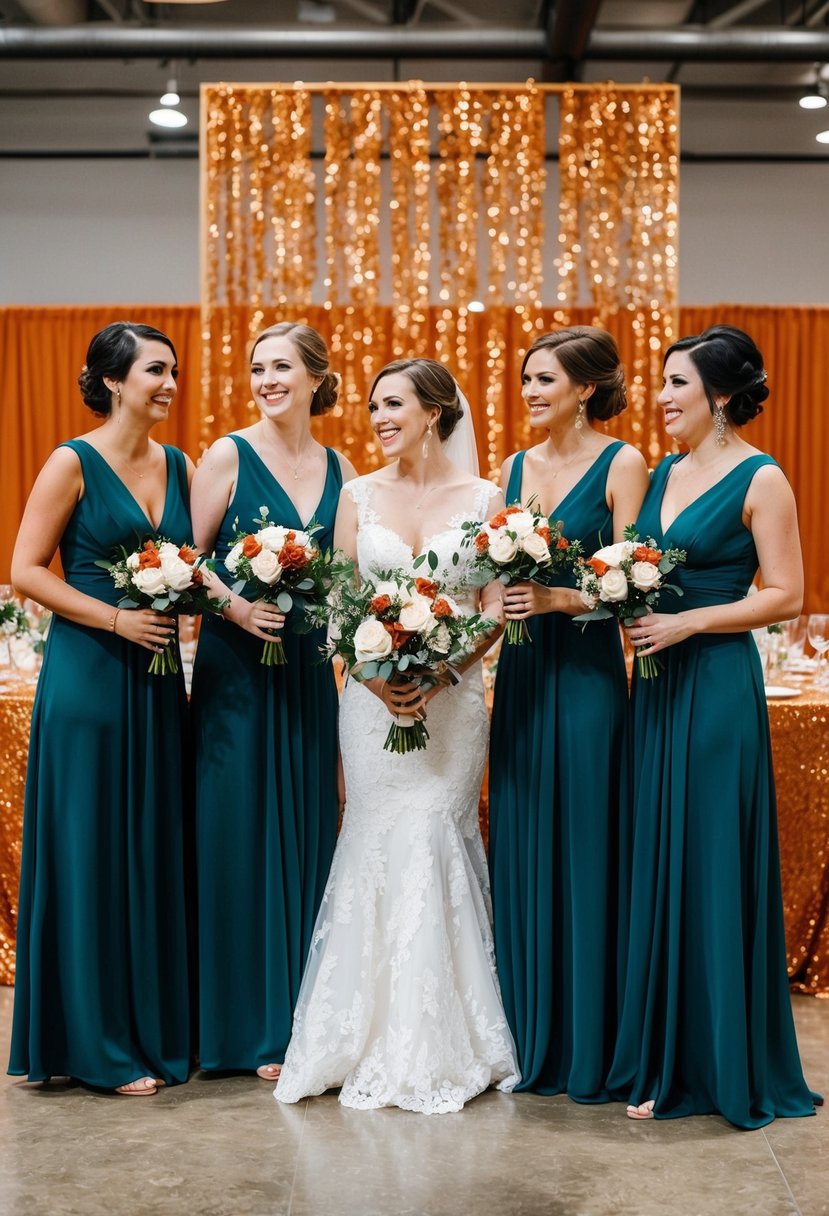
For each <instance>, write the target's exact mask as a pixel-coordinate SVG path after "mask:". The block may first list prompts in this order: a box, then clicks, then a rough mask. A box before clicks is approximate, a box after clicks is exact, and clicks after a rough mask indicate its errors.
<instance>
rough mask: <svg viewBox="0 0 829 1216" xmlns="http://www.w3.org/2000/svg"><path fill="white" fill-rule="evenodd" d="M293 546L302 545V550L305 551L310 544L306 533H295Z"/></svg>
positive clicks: (309, 538)
mask: <svg viewBox="0 0 829 1216" xmlns="http://www.w3.org/2000/svg"><path fill="white" fill-rule="evenodd" d="M294 544H295V545H302V547H303V548H304V549H307V548H308V546H309V545H310V544H311V537H310V535H309V534H308V533H307V532H301V531H300V532H295V533H294Z"/></svg>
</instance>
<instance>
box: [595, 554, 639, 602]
mask: <svg viewBox="0 0 829 1216" xmlns="http://www.w3.org/2000/svg"><path fill="white" fill-rule="evenodd" d="M635 548H636V546H635V545H634V544H633V543H632V542H631V541H629V540H620V541H619V542H618V543H617V544H615V545H605V547H604V549H599V551H598V552H597V553H594V554H593V556H594V557H597V558H598V559H599V561H600V562H604V564H605V565H606V566H618V565H619V563H620V562H623V561H624V560H625V558H626V557H630V555H631V553H632V552H633V550H634V549H635ZM622 598H624V597H622Z"/></svg>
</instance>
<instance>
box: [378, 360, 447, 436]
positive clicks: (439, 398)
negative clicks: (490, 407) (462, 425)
mask: <svg viewBox="0 0 829 1216" xmlns="http://www.w3.org/2000/svg"><path fill="white" fill-rule="evenodd" d="M397 374H401V375H403V376H406V377H407V378H408V379H409V380H411V382H412V388H413V389H414V391H415V394H416V395H417V399H418V401H419V402H420V404H421V405H422V406H423V408H424V410H433V409H439V410H440V417H439V418H438V421H437V428H438V438H439V439H440V441H441V443H445V442H446V440H447V439H448V438H449V436H450V435H451V434H452V432H453V431H454V429H455V427H456V426H457V425H458V423H459V422H460V420H461V418H462V417H463V406H462V405H461V403H460V399H459V398H458V386H457V384H456V383H455V378H454V376H453V375H452V373H451V372H449V371H447V370H446V368H445V367H444V366H443V364H442V363H438V362H437V360H435V359H395V361H394V363H387V364H386V366H385V367H384V368H383V370H382V371H380V372H378V373H377V375H376V376H375V378H374V383H373V384H372V386H371V392H370V393H369V400H371V399H372V398H373V397H374V390H375V389H376V388H377V385H378V384H379V383H380V381H381V380H382V379H383V377H384V376H394V375H397Z"/></svg>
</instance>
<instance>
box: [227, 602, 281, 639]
mask: <svg viewBox="0 0 829 1216" xmlns="http://www.w3.org/2000/svg"><path fill="white" fill-rule="evenodd" d="M224 615H225V617H226V618H227V620H229V621H232V622H233V624H234V625H238V626H239V628H240V629H244V630H245V631H246V632H247V633H252V634H253V636H254V637H255V638H261V639H262V641H263V642H272V641H273V639H274V631H276V632H277V633H278V632H279V630H280V629H281V628H282V627H283V625H284V624H285V613H284V612H280V611H279V609H278V608H277V607H276V605H275V604H269V603H267V602H266V601H265V600H253V601H250V600H245V599H242V597H241V596H240V595H232V596H231V597H230V604H229V605H228V606H227V608H225V611H224ZM268 630H270V631H271V632H268Z"/></svg>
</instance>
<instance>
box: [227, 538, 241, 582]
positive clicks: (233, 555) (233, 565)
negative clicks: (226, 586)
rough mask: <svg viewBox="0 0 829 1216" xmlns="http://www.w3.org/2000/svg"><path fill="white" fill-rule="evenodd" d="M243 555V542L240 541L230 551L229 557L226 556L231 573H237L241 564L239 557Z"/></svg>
mask: <svg viewBox="0 0 829 1216" xmlns="http://www.w3.org/2000/svg"><path fill="white" fill-rule="evenodd" d="M241 556H242V542H241V541H239V544H238V545H234V546H233V548H232V549H231V550H230V552H229V553H228V555H227V557H226V558H225V566H226V567H227V569H228V570H229V571H230V573H231V574H235V573H236V570H237V567H238V565H239V558H240V557H241Z"/></svg>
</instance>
